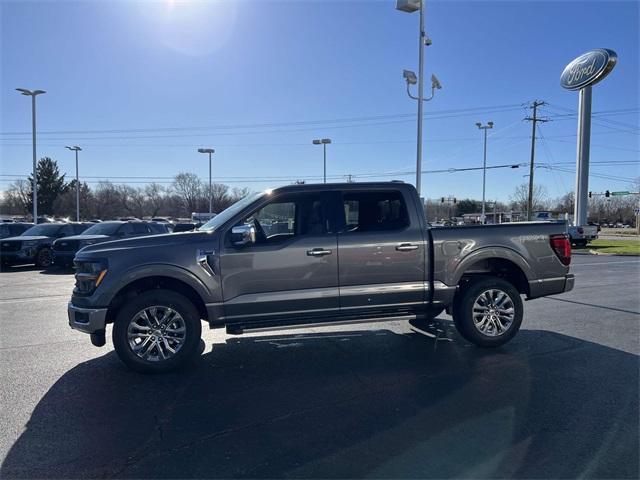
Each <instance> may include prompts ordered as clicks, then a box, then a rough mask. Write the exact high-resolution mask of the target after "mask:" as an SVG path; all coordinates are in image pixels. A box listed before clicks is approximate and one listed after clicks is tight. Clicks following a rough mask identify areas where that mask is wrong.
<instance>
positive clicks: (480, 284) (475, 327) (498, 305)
mask: <svg viewBox="0 0 640 480" xmlns="http://www.w3.org/2000/svg"><path fill="white" fill-rule="evenodd" d="M522 315H523V308H522V298H521V297H520V293H519V292H518V290H516V288H515V287H514V286H513V285H512V284H510V283H509V282H507V281H505V280H502V279H501V278H497V277H482V278H479V279H477V280H473V281H471V282H470V283H469V284H468V285H466V286H465V287H464V289H463V290H462V291H461V292H460V293H459V294H458V296H457V297H456V300H455V303H454V305H453V321H454V322H455V324H456V328H457V329H458V331H459V332H460V335H462V336H463V337H464V338H465V339H467V340H468V341H470V342H471V343H474V344H476V345H478V346H479V347H498V346H500V345H504V344H505V343H507V342H508V341H509V340H511V339H512V338H513V337H514V336H515V334H516V333H518V330H519V329H520V324H521V323H522Z"/></svg>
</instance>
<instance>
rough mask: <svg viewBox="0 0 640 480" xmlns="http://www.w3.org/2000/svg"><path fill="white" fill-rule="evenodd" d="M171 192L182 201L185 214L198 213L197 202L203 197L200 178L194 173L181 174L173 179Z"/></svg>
mask: <svg viewBox="0 0 640 480" xmlns="http://www.w3.org/2000/svg"><path fill="white" fill-rule="evenodd" d="M173 190H174V191H175V193H176V194H177V195H178V197H179V198H180V199H181V201H182V205H183V207H184V208H185V212H186V213H187V214H190V213H191V212H197V211H198V203H199V200H200V199H202V197H203V188H202V182H201V181H200V178H198V176H197V175H196V174H195V173H187V172H182V173H179V174H178V175H176V176H175V177H174V180H173Z"/></svg>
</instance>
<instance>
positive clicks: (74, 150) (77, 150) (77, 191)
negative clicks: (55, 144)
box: [64, 145, 82, 222]
mask: <svg viewBox="0 0 640 480" xmlns="http://www.w3.org/2000/svg"><path fill="white" fill-rule="evenodd" d="M64 148H68V149H69V150H71V151H72V152H76V222H79V221H80V179H79V178H78V152H79V151H80V150H82V149H81V148H80V147H79V146H77V145H74V146H73V147H69V146H67V147H64Z"/></svg>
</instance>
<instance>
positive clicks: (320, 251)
mask: <svg viewBox="0 0 640 480" xmlns="http://www.w3.org/2000/svg"><path fill="white" fill-rule="evenodd" d="M331 253H332V252H331V250H325V249H324V248H314V249H313V250H307V255H309V256H310V257H324V256H325V255H331Z"/></svg>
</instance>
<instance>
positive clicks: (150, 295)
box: [112, 290, 202, 373]
mask: <svg viewBox="0 0 640 480" xmlns="http://www.w3.org/2000/svg"><path fill="white" fill-rule="evenodd" d="M151 307H159V312H166V311H167V310H166V309H171V310H173V311H174V312H176V313H177V314H178V316H179V317H180V320H181V321H182V322H181V323H180V325H182V326H183V328H184V330H185V334H184V338H183V341H182V343H181V345H180V346H179V348H176V349H175V350H176V351H175V353H174V354H170V355H171V356H170V357H169V358H166V359H157V358H156V359H154V357H153V356H148V357H147V358H143V357H142V356H140V355H139V354H138V353H136V352H134V350H133V347H132V345H131V342H133V341H135V340H138V339H135V340H131V339H130V337H129V333H130V331H129V327H130V325H131V324H132V322H133V320H135V319H136V318H138V319H139V320H141V318H139V317H138V314H139V313H140V312H142V311H145V309H147V308H151ZM163 309H165V310H163ZM173 318H178V317H176V316H174V317H173ZM200 322H201V320H200V314H199V313H198V310H197V309H196V307H195V306H194V305H193V303H192V302H191V301H190V300H189V299H188V298H186V297H184V296H182V295H180V294H178V293H175V292H172V291H169V290H149V291H147V292H144V293H142V294H140V295H138V296H137V297H135V298H134V299H133V300H131V301H130V302H129V303H127V304H125V305H124V306H123V307H122V308H121V309H120V311H119V312H118V315H117V317H116V320H115V323H114V325H113V333H112V338H113V345H114V346H115V349H116V353H117V354H118V357H120V360H122V362H123V363H124V364H125V365H126V366H127V367H129V368H130V369H131V370H135V371H136V372H141V373H165V372H169V371H172V370H176V369H178V368H181V367H183V366H185V365H187V364H188V363H191V362H192V361H193V360H194V359H195V358H196V357H197V355H198V354H199V353H200V350H199V346H200V336H201V333H202V325H201V323H200ZM172 324H173V322H170V323H169V324H168V326H171V325H172ZM132 328H133V329H134V330H135V328H134V327H133V326H132ZM145 328H146V327H145ZM180 328H182V327H180ZM168 330H169V329H168V328H167V331H168ZM148 331H149V334H148V335H153V334H154V332H159V331H158V330H154V331H152V330H150V329H149V330H148ZM164 332H165V330H164V329H163V330H162V333H161V334H162V335H165V333H164ZM156 334H157V335H159V334H160V333H156ZM144 335H147V334H144ZM166 335H167V337H164V336H163V337H162V339H163V341H164V340H165V338H166V339H168V342H169V343H167V341H164V343H163V344H161V343H160V342H159V341H158V342H156V346H155V347H154V346H153V345H152V347H151V348H149V347H147V348H146V350H147V353H149V351H151V352H155V353H156V355H155V357H159V356H160V354H163V352H161V351H160V350H161V349H162V350H164V351H165V352H166V351H167V350H166V348H169V344H171V346H172V347H174V348H175V347H176V344H172V342H173V339H172V337H169V336H168V335H169V334H168V333H167V334H166ZM159 338H160V337H159ZM150 339H155V337H150ZM150 339H146V340H145V341H147V340H150ZM138 345H139V344H138ZM164 345H166V346H167V347H166V348H163V346H164ZM143 347H144V346H142V348H143ZM140 353H141V354H142V353H143V352H140Z"/></svg>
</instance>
